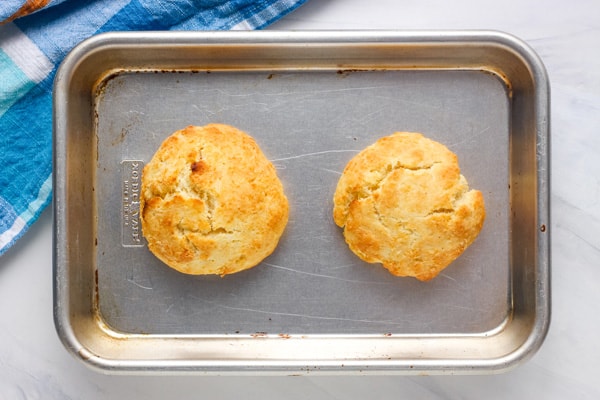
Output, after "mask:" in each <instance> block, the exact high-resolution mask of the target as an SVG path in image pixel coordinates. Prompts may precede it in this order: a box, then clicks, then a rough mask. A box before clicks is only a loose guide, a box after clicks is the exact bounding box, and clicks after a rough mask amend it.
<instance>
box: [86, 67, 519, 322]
mask: <svg viewBox="0 0 600 400" xmlns="http://www.w3.org/2000/svg"><path fill="white" fill-rule="evenodd" d="M508 100H509V99H508V96H507V89H506V86H505V84H504V82H503V81H501V80H500V79H498V77H496V76H494V75H491V74H488V73H484V72H481V71H462V72H460V71H429V72H425V71H355V72H345V73H338V71H286V72H284V73H279V72H277V71H255V72H244V71H226V72H213V71H211V72H210V73H206V72H204V71H203V72H202V73H191V72H185V73H178V72H166V73H159V74H155V73H154V71H144V72H143V73H135V72H134V73H128V72H121V73H118V74H116V75H114V76H111V77H110V78H109V79H108V80H107V82H105V83H103V84H102V86H101V91H100V95H99V96H98V97H97V98H96V102H97V113H98V121H97V131H96V135H97V143H98V163H97V169H96V193H97V194H96V195H97V196H98V198H99V199H102V201H101V202H98V205H97V213H98V228H97V234H98V247H97V252H98V254H97V260H98V261H97V262H98V263H97V269H98V293H99V299H100V303H99V312H100V314H101V316H102V318H103V319H104V321H105V322H106V323H107V324H108V325H110V326H111V327H112V328H114V329H117V330H119V331H123V332H131V333H141V332H145V333H159V334H178V333H183V334H194V333H202V334H205V333H211V334H231V333H255V332H268V333H337V332H343V333H385V332H393V333H439V334H445V333H481V332H486V331H489V330H491V329H494V328H496V327H497V326H498V325H500V324H502V323H503V322H504V321H505V320H506V319H507V318H508V316H509V315H510V309H509V303H508V299H509V297H510V296H509V293H508V277H509V262H508V252H509V245H508V236H509V235H508V231H509V230H508V218H509V202H508V174H509V171H508V160H509V157H508V137H509V125H508V109H509V108H508V106H509V101H508ZM211 122H219V123H227V124H231V125H234V126H236V127H239V128H240V129H242V130H244V131H246V132H248V133H249V134H250V135H252V136H253V137H254V138H255V139H256V140H257V142H258V143H259V144H260V146H261V148H262V149H263V150H264V152H265V153H266V155H267V156H268V157H269V158H270V160H271V161H272V162H273V163H274V164H275V166H276V168H277V173H278V175H279V176H280V179H281V180H282V182H283V183H284V186H285V191H286V193H287V196H288V197H289V201H290V208H291V213H290V218H289V219H290V222H289V224H288V226H287V229H286V232H285V235H284V237H283V238H282V240H281V243H280V245H279V246H278V248H277V251H276V252H275V253H274V254H273V255H272V256H271V257H269V258H268V259H266V260H265V261H264V262H263V263H262V264H261V265H259V266H258V267H256V268H254V269H252V270H249V271H245V272H242V273H240V274H236V275H232V276H227V277H225V278H220V277H202V276H201V277H192V276H186V275H182V274H180V273H177V272H175V271H171V270H170V269H169V268H166V267H165V265H164V264H163V263H162V262H161V261H160V260H158V259H157V258H155V257H154V256H153V255H152V254H151V253H150V252H149V251H148V249H147V247H145V246H143V247H135V248H132V247H125V246H123V242H122V241H121V240H120V239H122V238H121V237H120V236H119V235H115V234H114V233H115V232H119V230H121V229H122V227H121V225H122V224H123V223H124V222H126V221H124V218H123V210H122V208H121V207H120V205H121V204H123V202H124V195H123V193H124V192H125V193H127V189H126V188H125V189H124V190H122V189H123V185H122V183H121V181H120V179H121V176H122V172H121V170H122V169H123V168H124V167H125V168H127V164H123V161H125V160H139V163H140V164H141V165H143V163H144V162H147V161H149V160H150V158H151V157H152V155H153V154H154V152H155V151H156V149H157V148H158V146H159V145H160V143H161V142H162V141H163V140H164V139H165V138H166V137H167V136H168V135H169V134H171V133H172V132H174V131H175V130H178V129H181V128H183V127H185V126H187V125H205V124H208V123H211ZM395 131H417V132H423V133H424V134H425V135H427V136H428V137H430V138H432V139H435V140H438V141H440V142H442V143H445V144H446V145H447V146H448V147H449V148H450V149H451V150H452V151H454V152H455V153H457V155H458V156H459V160H460V164H461V167H462V173H463V174H464V175H465V176H466V177H467V179H468V180H469V181H470V184H471V186H472V187H474V188H478V189H479V190H481V191H482V192H483V193H484V196H485V200H486V203H487V208H488V215H487V220H486V223H485V227H484V229H483V231H482V233H481V235H480V237H479V238H478V240H477V241H476V242H475V244H473V246H472V247H471V248H470V249H469V250H468V251H467V252H466V253H465V254H464V255H463V256H462V257H461V258H460V259H459V260H457V261H456V262H455V263H454V264H453V265H452V266H451V267H450V268H448V269H446V270H445V271H444V272H443V273H442V275H441V276H440V277H438V279H435V280H433V281H431V282H427V283H421V282H418V281H416V280H414V279H410V278H397V277H394V276H392V275H390V274H389V273H388V272H387V271H386V270H384V269H382V268H381V266H375V265H369V264H366V263H364V262H362V261H360V260H359V259H358V258H357V257H356V256H355V255H354V254H353V253H352V252H351V251H350V250H349V249H348V247H347V246H346V244H345V242H344V238H343V235H342V232H341V229H339V228H337V227H336V226H335V224H334V223H333V219H332V208H333V204H332V197H333V193H334V191H335V187H336V184H337V181H338V179H339V177H340V175H341V171H342V170H343V169H344V166H345V165H346V163H347V162H348V161H349V160H350V158H351V157H353V156H354V155H356V154H357V152H358V151H360V150H361V149H363V148H364V147H366V146H368V145H369V144H371V143H373V142H375V140H377V139H378V138H379V137H382V136H385V135H389V134H391V133H393V132H395ZM130 169H131V167H129V168H128V170H130ZM140 169H141V167H140ZM128 175H131V172H128ZM133 178H135V176H134V177H133ZM127 180H129V181H131V182H135V179H132V178H131V176H127V179H125V181H127ZM125 199H126V195H125ZM125 203H127V201H126V200H125ZM130 236H135V233H132V234H131V235H130ZM123 260H127V261H126V262H123Z"/></svg>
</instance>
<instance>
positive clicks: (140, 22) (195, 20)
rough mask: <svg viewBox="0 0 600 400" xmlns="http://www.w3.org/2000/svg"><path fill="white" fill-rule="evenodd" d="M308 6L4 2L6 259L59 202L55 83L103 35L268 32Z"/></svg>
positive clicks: (0, 70) (167, 0)
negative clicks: (79, 47)
mask: <svg viewBox="0 0 600 400" xmlns="http://www.w3.org/2000/svg"><path fill="white" fill-rule="evenodd" d="M305 1H306V0H1V1H0V21H2V22H0V255H2V254H3V253H4V252H5V251H6V250H7V249H8V248H9V247H10V246H11V245H12V244H13V243H14V242H15V241H16V240H17V239H19V237H21V236H22V235H23V234H24V233H25V231H26V230H27V229H28V228H29V226H31V224H32V223H33V222H35V220H36V219H37V218H38V216H39V215H40V213H41V212H42V211H43V209H44V208H45V207H46V206H47V205H48V203H49V202H50V199H51V196H52V81H53V79H54V74H55V72H56V69H57V67H58V65H59V64H60V62H61V61H62V59H63V58H64V57H65V55H66V54H67V52H68V51H69V50H71V49H72V48H73V47H74V46H75V45H76V44H77V43H79V42H81V41H82V40H84V39H86V38H88V37H89V36H92V35H94V34H97V33H101V32H107V31H124V30H224V29H260V28H263V27H265V26H267V25H269V24H270V23H272V22H274V21H276V20H277V19H279V18H280V17H282V16H283V15H285V14H287V13H289V12H291V11H292V10H294V9H295V8H296V7H298V6H300V5H301V4H302V3H304V2H305Z"/></svg>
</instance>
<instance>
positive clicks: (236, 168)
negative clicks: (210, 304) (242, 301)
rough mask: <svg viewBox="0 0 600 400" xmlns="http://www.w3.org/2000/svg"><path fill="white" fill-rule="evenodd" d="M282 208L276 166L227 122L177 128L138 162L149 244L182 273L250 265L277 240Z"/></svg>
mask: <svg viewBox="0 0 600 400" xmlns="http://www.w3.org/2000/svg"><path fill="white" fill-rule="evenodd" d="M288 211H289V206H288V200H287V198H286V196H285V194H284V191H283V185H282V183H281V181H280V180H279V178H278V177H277V174H276V172H275V167H274V166H273V164H272V163H271V162H270V161H269V160H268V159H267V158H266V157H265V155H264V154H263V152H262V151H261V149H260V148H259V147H258V145H257V144H256V142H255V141H254V139H253V138H252V137H250V136H249V135H247V134H246V133H244V132H242V131H240V130H238V129H236V128H234V127H232V126H228V125H223V124H210V125H206V126H204V127H196V126H188V127H187V128H185V129H182V130H179V131H177V132H175V133H173V134H172V135H171V136H169V137H168V138H167V139H165V141H164V142H163V143H162V144H161V145H160V147H159V149H158V150H157V151H156V153H155V154H154V156H153V157H152V160H151V161H150V162H149V163H148V164H146V166H145V167H144V170H143V174H142V187H141V197H140V219H141V223H142V232H143V235H144V237H145V238H146V240H147V242H148V248H149V249H150V251H151V252H152V253H153V254H154V255H155V256H156V257H158V258H159V259H160V260H161V261H163V262H164V263H165V264H167V265H168V266H170V267H172V268H174V269H176V270H177V271H180V272H183V273H185V274H193V275H205V274H217V275H221V276H224V275H227V274H232V273H235V272H239V271H242V270H245V269H248V268H251V267H253V266H256V265H257V264H259V263H260V262H261V261H262V260H263V259H264V258H265V257H267V256H268V255H270V254H271V253H272V252H273V251H274V249H275V248H276V247H277V244H278V241H279V239H280V237H281V235H282V233H283V231H284V229H285V226H286V224H287V221H288Z"/></svg>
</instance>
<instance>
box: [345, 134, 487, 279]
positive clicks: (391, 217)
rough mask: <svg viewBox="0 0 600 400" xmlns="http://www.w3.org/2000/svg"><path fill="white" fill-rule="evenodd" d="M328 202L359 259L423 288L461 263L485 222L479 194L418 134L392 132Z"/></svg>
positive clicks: (454, 162) (362, 156)
mask: <svg viewBox="0 0 600 400" xmlns="http://www.w3.org/2000/svg"><path fill="white" fill-rule="evenodd" d="M333 201H334V208H333V218H334V221H335V223H336V224H337V225H338V226H340V227H343V228H344V237H345V239H346V243H348V246H349V247H350V249H351V250H352V251H353V252H354V253H355V254H356V255H357V256H358V257H360V258H361V259H362V260H364V261H366V262H369V263H382V264H383V266H384V267H385V268H387V269H388V270H389V271H390V272H391V273H392V274H393V275H397V276H413V277H415V278H417V279H419V280H421V281H427V280H430V279H432V278H434V277H435V276H437V275H438V274H439V273H440V272H441V271H442V270H443V269H444V268H446V266H448V265H449V264H450V263H451V262H452V261H454V260H455V259H456V258H457V257H458V256H460V255H461V254H462V252H463V251H464V250H465V249H466V248H467V247H468V246H469V245H470V244H471V243H472V242H473V241H474V240H475V238H476V237H477V235H478V234H479V232H480V230H481V228H482V226H483V221H484V219H485V207H484V202H483V195H482V194H481V192H480V191H477V190H469V186H468V184H467V181H466V179H465V178H464V177H463V176H462V175H461V174H460V168H459V166H458V159H457V157H456V155H455V154H454V153H452V152H451V151H450V150H448V148H446V147H445V146H444V145H442V144H440V143H437V142H435V141H433V140H430V139H427V138H425V137H424V136H423V135H421V134H420V133H410V132H396V133H394V134H393V135H391V136H387V137H384V138H381V139H379V140H378V141H377V142H375V143H374V144H372V145H371V146H369V147H367V148H365V149H364V150H363V151H361V152H360V153H359V154H357V155H356V156H355V157H354V158H353V159H352V160H350V162H349V163H348V165H347V166H346V168H345V169H344V172H343V174H342V176H341V178H340V180H339V182H338V186H337V189H336V191H335V195H334V198H333Z"/></svg>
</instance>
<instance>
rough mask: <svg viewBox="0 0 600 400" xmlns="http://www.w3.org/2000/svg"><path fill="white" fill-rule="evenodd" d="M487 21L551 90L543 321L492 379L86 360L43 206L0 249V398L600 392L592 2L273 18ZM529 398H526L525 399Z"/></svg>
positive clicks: (399, 25) (419, 4) (468, 25)
mask: <svg viewBox="0 0 600 400" xmlns="http://www.w3.org/2000/svg"><path fill="white" fill-rule="evenodd" d="M367 28H368V29H497V30H502V31H506V32H509V33H512V34H514V35H516V36H518V37H520V38H521V39H524V40H525V41H527V42H528V43H529V44H530V45H531V46H532V47H533V48H534V49H535V50H536V51H537V52H538V54H539V55H540V56H541V58H542V59H543V61H544V63H545V65H546V67H547V69H548V73H549V76H550V81H551V87H552V140H551V143H552V147H551V157H552V172H551V173H552V217H553V219H552V224H551V228H550V229H551V230H550V232H551V233H552V267H553V273H552V280H553V282H552V294H553V317H552V324H551V328H550V332H549V334H548V337H547V339H546V342H545V343H544V345H543V346H542V348H541V349H540V351H539V352H538V353H537V354H536V355H535V356H534V357H533V358H532V359H531V360H530V361H529V362H527V363H526V364H524V365H522V366H520V367H518V368H517V369H515V370H513V371H511V372H508V373H506V374H501V375H492V376H430V377H386V376H383V377H374V376H364V377H362V376H359V377H356V376H353V377H345V376H328V377H327V376H325V377H322V376H304V377H260V378H258V377H189V376H188V377H177V376H171V377H136V376H133V377H132V376H106V375H102V374H98V373H96V372H93V371H91V370H89V369H87V368H86V367H85V366H84V365H83V364H81V363H80V362H79V361H77V360H75V359H74V358H73V357H72V356H70V355H69V354H68V353H67V352H66V350H64V348H63V347H62V345H61V344H60V342H59V340H58V338H57V335H56V333H55V331H54V326H53V321H52V288H51V274H52V262H51V257H52V217H51V213H50V210H49V209H48V210H46V211H45V212H44V214H43V216H42V218H41V219H40V220H39V222H37V223H36V224H35V225H34V226H33V228H32V229H31V230H30V231H29V232H28V233H27V234H26V236H25V237H24V238H23V239H21V241H20V242H19V243H18V244H17V245H16V246H15V247H14V248H12V249H10V250H9V251H8V252H7V254H5V256H3V257H2V258H0V316H1V317H2V319H1V321H2V329H0V399H2V400H3V399H10V400H13V399H104V398H111V399H125V398H126V399H132V398H144V399H162V398H179V399H184V398H204V397H206V398H218V399H226V398H237V397H239V396H243V397H244V398H246V399H259V398H260V399H269V398H287V399H321V398H322V399H350V398H369V399H373V400H375V399H384V398H402V397H408V398H430V399H438V398H439V399H453V398H461V399H471V398H472V399H481V398H486V399H504V398H511V399H529V398H539V399H564V398H576V399H599V398H600V380H599V379H598V373H599V372H600V345H599V344H598V340H597V337H598V331H599V330H600V291H598V286H599V284H600V262H599V261H600V257H599V256H600V203H599V200H600V178H599V177H600V158H599V157H598V156H597V154H599V153H600V134H598V128H599V127H600V120H599V119H598V115H600V1H598V0H571V1H557V0H520V1H517V0H508V1H504V2H499V1H495V2H493V1H482V0H479V1H474V0H454V1H446V0H422V1H400V0H374V1H368V2H367V1H364V0H310V1H309V2H308V3H307V4H306V5H304V6H303V7H302V8H301V9H299V10H297V11H296V12H295V13H293V14H291V15H289V16H288V17H286V18H285V19H284V20H282V21H280V22H278V23H276V24H275V25H273V26H272V27H271V29H295V30H300V29H367ZM534 396H535V397H534Z"/></svg>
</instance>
